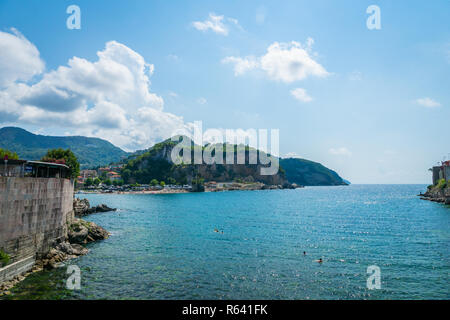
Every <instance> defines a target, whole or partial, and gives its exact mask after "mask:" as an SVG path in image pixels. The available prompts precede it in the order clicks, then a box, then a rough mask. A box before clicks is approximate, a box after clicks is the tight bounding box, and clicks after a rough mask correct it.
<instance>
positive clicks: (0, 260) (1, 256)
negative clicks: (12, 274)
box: [0, 249, 10, 267]
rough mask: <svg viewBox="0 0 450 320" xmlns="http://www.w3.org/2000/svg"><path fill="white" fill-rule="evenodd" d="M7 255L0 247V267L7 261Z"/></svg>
mask: <svg viewBox="0 0 450 320" xmlns="http://www.w3.org/2000/svg"><path fill="white" fill-rule="evenodd" d="M9 259H10V258H9V255H8V254H7V253H6V252H5V251H3V250H1V249H0V267H4V266H6V265H7V264H8V263H9Z"/></svg>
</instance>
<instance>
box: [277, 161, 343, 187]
mask: <svg viewBox="0 0 450 320" xmlns="http://www.w3.org/2000/svg"><path fill="white" fill-rule="evenodd" d="M280 166H281V167H282V168H283V169H284V170H285V171H286V178H287V179H288V181H289V182H290V183H297V184H299V185H302V186H338V185H347V184H348V183H346V182H345V181H344V180H343V179H342V178H341V177H340V176H339V175H338V174H337V173H336V172H334V171H333V170H330V169H328V168H327V167H325V166H323V165H322V164H320V163H318V162H314V161H309V160H305V159H299V158H287V159H280Z"/></svg>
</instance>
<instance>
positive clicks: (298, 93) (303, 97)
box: [291, 88, 313, 102]
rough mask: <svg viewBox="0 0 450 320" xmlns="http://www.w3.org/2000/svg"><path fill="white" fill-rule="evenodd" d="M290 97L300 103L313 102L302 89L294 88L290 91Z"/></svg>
mask: <svg viewBox="0 0 450 320" xmlns="http://www.w3.org/2000/svg"><path fill="white" fill-rule="evenodd" d="M291 95H292V96H293V97H294V98H295V99H297V100H298V101H301V102H310V101H312V100H313V98H311V97H310V96H309V95H308V94H307V93H306V90H305V89H303V88H296V89H293V90H291Z"/></svg>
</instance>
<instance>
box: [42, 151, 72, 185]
mask: <svg viewBox="0 0 450 320" xmlns="http://www.w3.org/2000/svg"><path fill="white" fill-rule="evenodd" d="M41 161H45V162H53V163H61V162H62V163H64V164H65V165H66V166H68V167H69V176H70V178H72V179H76V178H77V177H78V175H79V174H80V163H79V162H78V159H77V157H76V156H75V154H74V153H73V152H72V151H71V150H70V149H66V150H64V149H61V148H59V149H51V150H48V151H47V154H46V155H45V156H44V157H43V158H42V159H41Z"/></svg>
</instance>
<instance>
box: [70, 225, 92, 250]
mask: <svg viewBox="0 0 450 320" xmlns="http://www.w3.org/2000/svg"><path fill="white" fill-rule="evenodd" d="M77 220H80V219H75V220H74V221H75V222H74V223H72V224H71V225H70V226H69V232H68V237H69V242H70V243H79V244H82V243H86V238H87V236H88V234H89V229H88V228H87V227H86V226H84V225H83V224H81V223H79V222H78V221H77Z"/></svg>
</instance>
